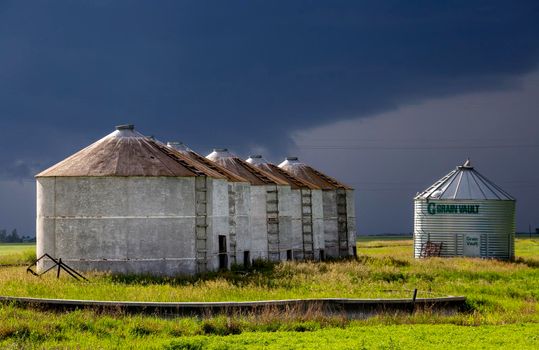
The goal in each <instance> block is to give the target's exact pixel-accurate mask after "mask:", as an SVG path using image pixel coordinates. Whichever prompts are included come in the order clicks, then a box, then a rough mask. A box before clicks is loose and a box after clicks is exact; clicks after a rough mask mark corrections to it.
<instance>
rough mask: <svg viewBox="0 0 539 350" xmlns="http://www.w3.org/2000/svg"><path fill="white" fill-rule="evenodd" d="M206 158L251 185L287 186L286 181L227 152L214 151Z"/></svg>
mask: <svg viewBox="0 0 539 350" xmlns="http://www.w3.org/2000/svg"><path fill="white" fill-rule="evenodd" d="M206 158H208V159H210V160H212V161H214V162H216V163H217V164H219V165H220V166H222V167H224V168H226V169H227V170H229V171H231V172H233V173H234V174H236V175H238V176H240V177H242V178H244V179H246V180H248V181H249V182H250V183H251V185H288V183H287V182H286V181H283V180H281V179H280V178H278V177H276V176H274V175H272V174H270V173H267V172H266V171H264V170H260V169H258V168H256V167H254V166H253V165H251V164H249V163H247V162H245V161H244V160H242V159H240V158H238V157H236V156H233V155H231V154H230V153H228V151H227V150H215V151H214V152H212V153H211V154H209V155H208V156H207V157H206Z"/></svg>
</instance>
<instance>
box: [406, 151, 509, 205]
mask: <svg viewBox="0 0 539 350" xmlns="http://www.w3.org/2000/svg"><path fill="white" fill-rule="evenodd" d="M415 199H438V200H443V199H447V200H452V199H457V200H458V199H465V200H515V199H514V198H513V197H512V196H511V195H510V194H509V193H507V192H505V191H504V190H502V189H501V188H500V187H499V186H497V185H496V184H494V183H493V182H492V181H490V180H489V179H487V178H486V177H484V176H483V175H481V174H480V173H479V172H477V171H476V170H475V169H474V167H472V165H471V162H470V160H469V159H468V160H467V161H466V162H464V164H463V165H459V166H457V168H456V169H455V170H453V171H451V172H450V173H449V174H447V175H446V176H444V177H442V178H441V179H440V180H438V181H436V182H435V183H434V184H433V185H431V186H430V187H429V188H427V189H426V190H425V191H423V192H421V193H419V194H418V195H417V196H416V197H415Z"/></svg>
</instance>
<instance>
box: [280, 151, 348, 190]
mask: <svg viewBox="0 0 539 350" xmlns="http://www.w3.org/2000/svg"><path fill="white" fill-rule="evenodd" d="M279 168H281V169H284V170H286V171H288V172H289V173H290V174H292V175H294V176H295V177H297V178H299V179H301V180H304V181H307V182H309V183H312V184H314V185H316V186H318V187H319V188H321V189H323V190H335V189H348V190H351V189H352V188H351V187H349V186H347V185H345V184H343V183H341V182H339V181H337V180H335V179H334V178H332V177H330V176H327V175H326V174H323V173H321V172H319V171H318V170H316V169H314V168H312V167H310V166H308V165H307V164H305V163H302V162H300V161H299V160H298V158H297V157H287V158H286V159H285V160H284V161H283V162H282V163H281V164H279Z"/></svg>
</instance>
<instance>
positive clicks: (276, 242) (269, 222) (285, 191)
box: [206, 148, 292, 261]
mask: <svg viewBox="0 0 539 350" xmlns="http://www.w3.org/2000/svg"><path fill="white" fill-rule="evenodd" d="M206 158H208V159H210V160H212V161H214V162H216V163H218V164H219V165H221V166H223V167H225V168H226V169H228V170H229V171H232V172H233V173H235V174H236V175H238V176H240V177H242V178H244V179H247V180H248V181H249V182H250V184H251V200H250V210H251V211H250V223H251V247H252V256H253V258H262V259H269V260H271V261H279V260H285V259H286V258H287V255H286V251H287V250H289V249H291V248H290V247H287V246H285V245H284V242H287V241H288V240H289V238H288V237H290V236H291V230H292V225H291V221H292V220H291V215H290V210H291V206H290V186H288V184H287V183H286V182H284V181H282V180H280V179H279V178H276V177H275V176H273V175H271V174H268V173H266V172H265V171H263V170H260V169H257V168H256V167H254V166H252V165H251V164H249V163H247V162H245V161H244V160H242V159H240V158H238V157H236V156H234V155H232V154H231V153H230V152H228V150H227V149H226V148H224V149H215V150H214V151H213V152H212V153H210V154H209V155H208V156H207V157H206Z"/></svg>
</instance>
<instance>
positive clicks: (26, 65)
mask: <svg viewBox="0 0 539 350" xmlns="http://www.w3.org/2000/svg"><path fill="white" fill-rule="evenodd" d="M537 38H539V3H537V2H535V1H522V2H519V3H518V4H515V3H514V2H511V1H488V2H483V1H451V2H443V3H440V2H434V3H433V2H427V1H425V2H421V1H420V2H414V3H413V4H412V3H409V2H393V1H388V2H379V1H364V2H361V3H358V2H351V1H332V2H326V1H310V2H302V1H299V2H289V1H268V2H264V1H227V2H226V3H225V2H220V1H181V2H178V1H160V2H157V3H155V2H151V1H115V2H102V1H95V2H88V1H60V0H59V1H50V2H49V1H39V2H37V1H36V2H31V1H30V2H21V1H3V2H1V3H0V47H1V48H2V49H3V50H2V51H3V54H2V55H0V77H1V82H0V128H1V129H2V131H3V133H2V137H1V138H0V164H1V166H0V198H2V199H3V200H2V201H0V229H2V228H5V229H8V230H11V229H12V228H17V229H18V230H19V233H20V234H25V235H34V232H35V200H36V198H35V180H34V179H33V176H34V175H35V174H36V173H38V172H39V171H41V170H44V169H45V168H47V167H48V166H50V165H53V164H55V163H57V162H59V161H61V160H63V159H64V158H66V157H67V156H69V155H71V154H73V153H75V152H77V151H78V150H80V149H82V148H83V147H86V146H87V145H89V144H90V143H92V142H94V141H96V140H98V139H100V138H102V137H103V136H105V135H107V134H109V133H110V132H112V131H113V130H114V126H115V125H118V124H125V123H132V124H135V126H136V129H137V130H138V131H139V132H141V133H143V134H145V135H148V136H149V135H153V136H155V137H156V138H157V139H159V140H161V141H164V142H166V141H183V142H185V143H186V144H187V145H188V146H189V147H191V148H192V149H194V150H195V151H197V152H199V153H201V154H203V155H207V154H208V153H210V152H211V150H212V149H213V148H217V147H227V148H229V149H230V150H231V151H233V152H234V153H236V154H238V155H239V156H240V157H242V158H243V159H246V158H247V157H248V156H249V155H251V154H262V155H263V156H264V157H265V158H266V159H268V160H270V161H272V162H274V163H277V164H278V163H280V162H281V161H282V160H283V159H284V157H286V156H292V155H294V156H298V157H299V158H300V160H302V161H304V162H305V163H308V164H310V165H312V166H313V167H315V168H317V169H319V170H320V171H322V172H324V173H326V174H328V175H330V176H333V177H335V178H337V179H339V180H341V181H342V182H345V183H347V184H350V185H352V186H353V187H355V189H356V208H357V217H358V218H357V226H358V233H360V234H380V233H409V232H412V230H413V197H414V195H415V194H416V193H417V192H420V191H422V190H423V189H425V188H426V187H428V186H430V185H431V184H432V183H433V182H435V181H436V180H437V179H439V178H441V177H442V176H443V175H445V174H447V173H448V172H450V171H451V170H452V169H454V168H455V166H457V165H459V164H462V163H463V162H464V161H465V160H466V159H467V158H470V159H471V162H472V164H473V165H474V166H475V167H476V169H477V170H478V171H479V172H480V173H482V174H483V175H485V176H486V177H487V178H489V179H490V180H492V181H493V182H494V183H496V184H498V185H499V186H501V187H502V188H503V189H504V190H506V191H507V192H509V193H510V194H511V195H513V196H514V197H515V198H516V199H517V212H516V220H517V231H519V232H527V231H528V228H529V227H530V226H531V228H532V230H535V228H536V227H539V217H538V214H537V210H536V208H535V201H536V199H537V197H538V195H539V175H538V174H539V169H538V165H537V163H538V162H537V160H538V159H539V141H538V140H537V134H538V132H539V118H538V112H539V98H538V96H539V40H537Z"/></svg>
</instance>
